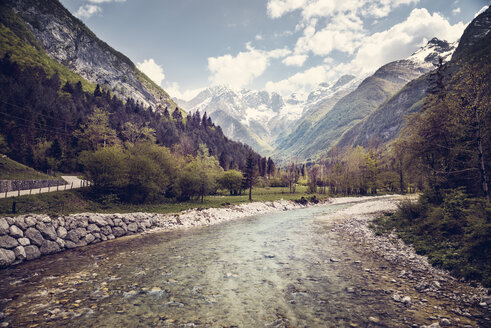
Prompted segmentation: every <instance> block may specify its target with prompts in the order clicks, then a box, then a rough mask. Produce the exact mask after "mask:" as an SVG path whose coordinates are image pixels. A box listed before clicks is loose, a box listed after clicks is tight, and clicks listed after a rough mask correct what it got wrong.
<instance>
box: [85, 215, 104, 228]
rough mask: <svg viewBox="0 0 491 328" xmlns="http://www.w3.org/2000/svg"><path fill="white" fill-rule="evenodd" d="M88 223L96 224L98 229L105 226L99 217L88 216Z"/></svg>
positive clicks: (102, 219)
mask: <svg viewBox="0 0 491 328" xmlns="http://www.w3.org/2000/svg"><path fill="white" fill-rule="evenodd" d="M89 223H90V224H96V225H98V226H99V227H103V226H105V225H106V224H107V222H106V220H104V218H102V217H100V216H90V217H89Z"/></svg>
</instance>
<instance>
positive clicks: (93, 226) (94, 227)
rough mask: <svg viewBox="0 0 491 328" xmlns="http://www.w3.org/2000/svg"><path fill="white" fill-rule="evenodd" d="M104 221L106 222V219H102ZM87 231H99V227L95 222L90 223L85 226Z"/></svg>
mask: <svg viewBox="0 0 491 328" xmlns="http://www.w3.org/2000/svg"><path fill="white" fill-rule="evenodd" d="M104 222H106V221H104ZM87 231H88V232H98V231H101V228H99V226H98V225H97V224H94V223H91V224H89V226H88V227H87Z"/></svg>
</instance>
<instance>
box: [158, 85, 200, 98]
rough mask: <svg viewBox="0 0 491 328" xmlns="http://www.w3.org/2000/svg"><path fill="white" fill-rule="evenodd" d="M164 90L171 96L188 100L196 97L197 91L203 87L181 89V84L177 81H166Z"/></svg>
mask: <svg viewBox="0 0 491 328" xmlns="http://www.w3.org/2000/svg"><path fill="white" fill-rule="evenodd" d="M164 89H165V91H167V93H168V94H169V95H170V96H171V97H173V98H179V99H182V100H186V101H189V100H191V99H193V98H194V97H196V96H197V95H198V93H200V92H201V91H203V89H204V88H198V89H190V90H184V91H182V90H181V86H180V85H179V83H177V82H166V84H165V87H164Z"/></svg>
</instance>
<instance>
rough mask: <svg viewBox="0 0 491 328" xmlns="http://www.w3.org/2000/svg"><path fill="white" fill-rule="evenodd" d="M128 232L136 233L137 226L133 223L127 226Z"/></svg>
mask: <svg viewBox="0 0 491 328" xmlns="http://www.w3.org/2000/svg"><path fill="white" fill-rule="evenodd" d="M128 231H131V232H137V231H138V225H137V224H136V223H135V222H132V223H130V224H128Z"/></svg>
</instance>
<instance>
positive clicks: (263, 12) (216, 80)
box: [61, 0, 489, 100]
mask: <svg viewBox="0 0 491 328" xmlns="http://www.w3.org/2000/svg"><path fill="white" fill-rule="evenodd" d="M61 3H62V4H63V5H64V6H65V7H66V8H67V9H68V10H70V12H71V13H72V14H74V15H75V16H77V17H78V18H79V19H81V20H82V21H83V22H84V23H85V25H87V26H88V27H89V28H90V29H91V30H92V31H93V32H94V33H95V34H96V35H97V36H98V37H99V38H100V39H102V40H103V41H105V42H106V43H108V44H109V45H110V46H112V47H113V48H114V49H116V50H118V51H120V52H122V53H123V54H125V55H126V56H128V57H129V58H130V59H131V60H132V61H133V62H134V63H135V64H136V65H137V66H138V68H139V69H140V70H141V71H143V72H144V73H145V74H147V75H148V76H149V77H150V78H151V79H152V80H154V81H155V82H156V83H157V84H159V85H160V86H162V87H163V88H164V89H165V90H166V91H167V92H168V93H169V94H170V95H171V96H172V97H177V98H181V99H184V100H190V99H191V98H192V97H193V96H195V95H196V94H197V93H198V92H199V91H201V90H202V89H204V88H206V87H209V86H212V85H225V86H228V87H231V88H233V89H242V88H247V89H257V90H267V91H270V92H278V93H279V94H281V95H282V96H286V97H287V96H289V95H290V94H292V93H295V94H296V95H297V97H298V98H300V99H302V98H305V97H306V96H307V94H308V93H309V92H310V91H311V90H313V89H314V88H315V87H316V86H317V85H318V84H319V83H323V82H330V81H336V80H337V79H338V78H339V77H340V76H342V75H344V74H354V75H357V76H359V75H360V74H366V73H369V72H373V71H374V70H376V69H377V68H378V67H380V66H382V65H383V64H386V63H388V62H391V61H394V60H398V59H403V58H406V57H408V56H410V55H411V54H412V53H414V52H415V51H416V50H417V49H418V48H419V47H421V46H423V45H424V44H426V42H427V41H428V40H430V39H432V38H433V37H437V38H439V39H442V40H447V41H449V42H455V41H457V40H458V38H459V37H460V36H461V35H462V33H463V31H464V29H465V27H466V25H467V24H468V23H469V22H470V21H471V20H472V19H473V18H474V17H475V16H476V14H477V13H478V12H480V11H483V10H484V9H485V8H486V7H487V6H488V5H489V1H488V0H370V1H367V0H61Z"/></svg>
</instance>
